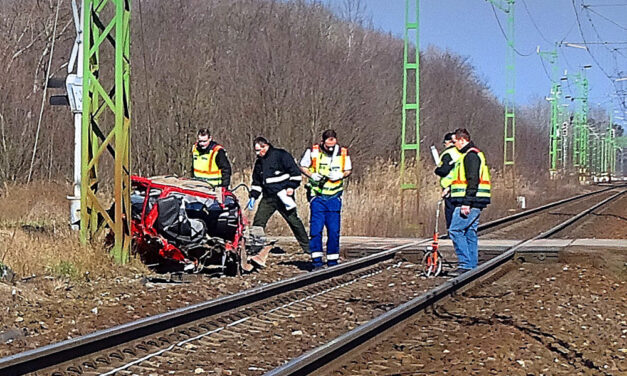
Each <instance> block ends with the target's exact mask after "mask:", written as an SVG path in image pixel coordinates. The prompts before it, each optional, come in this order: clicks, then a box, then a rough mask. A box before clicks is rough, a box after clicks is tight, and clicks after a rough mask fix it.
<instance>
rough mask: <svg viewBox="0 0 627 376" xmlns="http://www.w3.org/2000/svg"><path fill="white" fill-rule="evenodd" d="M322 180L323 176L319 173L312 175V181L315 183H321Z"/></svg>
mask: <svg viewBox="0 0 627 376" xmlns="http://www.w3.org/2000/svg"><path fill="white" fill-rule="evenodd" d="M321 179H322V175H320V174H319V173H317V172H314V173H313V174H311V180H313V181H315V182H319V181H320V180H321Z"/></svg>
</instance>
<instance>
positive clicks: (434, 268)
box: [422, 251, 442, 277]
mask: <svg viewBox="0 0 627 376" xmlns="http://www.w3.org/2000/svg"><path fill="white" fill-rule="evenodd" d="M422 265H423V267H424V272H425V275H426V276H427V277H437V276H438V275H439V274H440V272H442V255H440V253H439V252H437V251H435V252H426V253H425V255H424V256H423V257H422Z"/></svg>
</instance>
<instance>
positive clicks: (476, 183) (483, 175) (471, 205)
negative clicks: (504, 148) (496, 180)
mask: <svg viewBox="0 0 627 376" xmlns="http://www.w3.org/2000/svg"><path fill="white" fill-rule="evenodd" d="M454 140H455V147H456V148H457V149H458V150H459V152H460V153H461V157H460V158H459V159H458V162H457V164H456V165H455V168H454V172H453V177H454V178H453V179H454V180H453V182H452V183H451V202H452V204H453V205H454V206H455V210H454V211H453V218H452V220H451V226H450V227H449V230H448V233H449V236H450V237H451V239H452V240H453V246H454V248H455V253H456V254H457V261H458V267H457V270H455V271H454V272H452V273H449V275H452V276H458V275H460V274H462V273H465V272H467V271H468V270H470V269H473V268H476V267H477V261H478V244H477V243H478V239H477V227H478V226H479V216H480V215H481V210H483V209H484V208H485V207H486V206H487V205H488V204H489V203H490V197H491V189H492V187H491V183H490V169H489V168H488V165H487V163H486V159H485V155H484V154H483V152H481V150H479V149H478V148H477V147H476V146H475V144H474V143H473V142H472V141H471V140H470V133H469V132H468V131H467V130H466V129H463V128H459V129H457V130H455V137H454Z"/></svg>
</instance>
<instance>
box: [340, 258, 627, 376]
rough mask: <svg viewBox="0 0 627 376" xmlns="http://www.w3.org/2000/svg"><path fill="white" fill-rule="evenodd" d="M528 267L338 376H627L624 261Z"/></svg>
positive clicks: (400, 334) (413, 327)
mask: <svg viewBox="0 0 627 376" xmlns="http://www.w3.org/2000/svg"><path fill="white" fill-rule="evenodd" d="M562 261H563V263H554V264H523V265H520V264H519V265H516V264H512V265H511V266H510V268H511V270H510V271H509V272H508V273H507V274H505V275H504V276H503V277H502V278H500V279H498V280H496V281H494V282H493V283H488V284H484V285H482V286H479V287H477V288H474V289H472V290H470V291H467V292H466V293H464V294H462V295H458V296H455V297H452V298H451V299H449V300H448V301H447V302H446V303H444V304H443V305H441V306H439V307H437V308H436V309H435V310H434V311H433V312H431V313H429V314H422V315H420V316H418V317H416V318H414V319H412V321H410V322H408V323H407V325H404V326H402V327H400V328H398V330H397V331H396V333H395V334H394V335H393V336H390V337H387V338H385V339H384V340H382V341H380V342H379V343H378V344H376V345H375V346H374V347H372V348H369V349H367V350H365V351H363V352H362V353H361V355H360V356H359V358H357V359H352V360H343V364H344V366H342V367H341V368H338V369H336V370H334V371H333V372H330V373H329V374H332V375H626V374H627V317H626V314H627V263H626V262H627V255H626V254H624V253H621V252H618V251H614V252H612V251H606V252H602V253H595V254H593V255H591V254H589V253H580V252H578V251H575V252H571V253H567V254H565V255H564V256H562Z"/></svg>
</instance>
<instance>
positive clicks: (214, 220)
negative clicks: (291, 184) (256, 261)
mask: <svg viewBox="0 0 627 376" xmlns="http://www.w3.org/2000/svg"><path fill="white" fill-rule="evenodd" d="M131 185H132V194H131V206H132V209H131V233H132V238H133V244H134V250H135V251H136V252H137V253H138V254H139V255H140V256H141V257H142V259H143V260H144V261H145V262H147V263H149V264H154V263H156V264H164V263H169V264H170V265H173V264H174V265H176V264H178V265H179V266H180V267H186V266H188V267H189V266H190V265H192V264H193V265H194V270H195V271H199V270H200V269H202V268H204V267H209V266H210V264H217V267H218V268H220V267H222V269H223V270H225V269H226V268H228V267H229V265H227V263H235V265H239V261H240V260H241V257H245V255H246V249H245V240H244V229H245V228H246V225H247V223H246V220H245V218H244V217H243V216H242V213H241V208H240V207H239V204H238V200H237V198H236V197H235V195H234V194H233V193H232V192H230V191H228V190H226V189H223V188H214V187H212V186H211V185H209V184H208V183H206V182H203V181H198V180H192V179H184V178H177V177H171V176H158V177H152V178H144V177H140V176H132V177H131ZM166 204H167V205H166ZM177 205H180V206H179V208H177ZM166 210H168V211H170V212H171V213H170V214H171V215H169V218H165V219H164V215H166V214H164V211H166ZM164 220H174V222H175V223H173V224H171V225H170V226H165V225H164ZM176 222H178V223H176ZM188 224H189V225H188ZM173 227H174V228H175V229H174V230H172V228H173ZM181 228H182V229H185V231H184V232H185V233H187V229H188V228H189V229H190V235H189V236H187V235H184V234H183V233H182V232H181V233H177V232H176V230H177V229H181ZM194 231H196V232H195V233H194ZM194 234H195V235H194ZM194 236H195V237H194ZM188 238H189V239H188ZM187 240H189V241H187ZM231 267H233V266H231ZM236 267H237V266H236Z"/></svg>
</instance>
